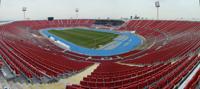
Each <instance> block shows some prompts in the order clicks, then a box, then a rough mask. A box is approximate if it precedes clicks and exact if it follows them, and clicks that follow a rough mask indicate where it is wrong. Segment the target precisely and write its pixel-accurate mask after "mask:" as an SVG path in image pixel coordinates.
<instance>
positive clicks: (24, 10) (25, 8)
mask: <svg viewBox="0 0 200 89" xmlns="http://www.w3.org/2000/svg"><path fill="white" fill-rule="evenodd" d="M22 11H23V12H24V19H26V11H27V7H22Z"/></svg>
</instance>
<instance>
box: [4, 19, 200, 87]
mask: <svg viewBox="0 0 200 89" xmlns="http://www.w3.org/2000/svg"><path fill="white" fill-rule="evenodd" d="M75 21H76V20H54V21H45V20H41V21H17V22H12V23H9V24H5V25H1V26H0V31H1V40H0V43H1V44H0V45H1V46H0V49H1V50H0V53H1V62H0V63H1V65H2V64H4V65H3V67H2V70H3V71H4V72H5V75H4V76H6V75H7V74H9V73H10V74H9V75H12V77H11V78H10V79H9V80H13V78H14V79H15V78H17V79H21V80H15V81H18V82H21V83H32V84H34V83H38V82H40V83H42V84H43V83H44V84H45V83H52V82H54V83H55V82H56V81H57V82H58V81H60V79H62V78H67V77H69V78H70V76H73V75H76V74H79V73H82V72H84V71H85V69H87V68H90V66H94V65H96V64H97V63H100V64H99V65H98V66H96V69H95V68H94V71H90V72H91V74H86V75H85V76H82V78H83V79H79V80H80V81H79V82H80V83H75V84H73V83H72V85H71V83H69V82H68V83H66V89H76V88H79V89H84V88H94V89H96V88H97V89H98V88H113V89H118V88H123V89H142V88H150V89H155V88H156V89H157V88H165V89H170V88H178V87H179V86H181V84H182V83H183V82H184V80H186V79H187V78H188V76H189V75H191V74H192V73H193V71H194V70H197V72H196V73H195V74H194V76H193V77H192V79H191V81H190V82H188V85H187V86H185V87H188V88H190V87H193V88H194V87H196V85H197V84H198V80H199V78H198V71H199V70H198V69H199V61H200V60H199V59H200V57H199V47H200V44H199V42H200V40H199V37H200V36H199V30H198V29H199V28H200V23H199V22H189V21H165V20H159V21H156V20H130V21H128V22H126V23H124V24H126V25H122V26H121V27H120V28H118V29H116V31H119V32H121V31H122V32H123V31H126V32H127V31H133V30H134V31H136V33H135V34H137V35H140V36H142V37H144V38H145V44H148V46H147V47H146V48H145V49H135V50H132V51H129V52H127V53H124V54H120V55H112V56H107V57H104V56H103V57H101V56H89V55H84V54H80V53H76V52H73V51H67V52H65V53H63V50H64V49H61V48H59V47H57V46H56V45H54V43H53V42H52V41H50V40H49V39H48V38H45V37H42V35H40V33H39V30H40V29H44V28H59V27H65V28H71V27H78V26H81V27H87V28H90V27H91V26H92V25H93V24H94V22H95V20H81V19H80V20H79V21H78V22H79V23H75ZM68 22H74V23H73V24H72V23H71V24H68ZM127 29H128V30H127ZM135 29H136V30H135ZM33 34H34V35H37V36H33ZM194 37H195V38H194ZM102 58H104V59H110V60H102ZM4 66H5V67H4ZM6 73H7V74H6ZM196 78H197V79H196ZM144 80H145V81H144ZM166 80H167V81H166ZM66 81H67V80H66ZM72 81H73V80H72ZM69 84H70V85H69Z"/></svg>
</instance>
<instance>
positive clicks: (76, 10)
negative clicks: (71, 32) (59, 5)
mask: <svg viewBox="0 0 200 89" xmlns="http://www.w3.org/2000/svg"><path fill="white" fill-rule="evenodd" d="M75 12H76V19H78V12H79V9H78V8H76V9H75Z"/></svg>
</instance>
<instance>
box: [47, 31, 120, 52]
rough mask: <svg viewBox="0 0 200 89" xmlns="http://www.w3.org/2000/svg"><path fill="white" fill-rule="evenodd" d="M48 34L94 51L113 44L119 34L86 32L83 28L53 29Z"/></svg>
mask: <svg viewBox="0 0 200 89" xmlns="http://www.w3.org/2000/svg"><path fill="white" fill-rule="evenodd" d="M48 32H49V33H51V34H54V35H56V36H58V37H60V38H62V39H64V40H67V41H69V42H71V43H73V44H76V45H78V46H81V47H86V48H94V49H96V48H99V47H100V46H103V45H105V44H108V43H110V42H112V41H113V39H115V38H116V37H117V36H118V34H115V33H109V32H100V31H93V30H86V29H81V28H69V29H64V30H55V29H52V30H49V31H48Z"/></svg>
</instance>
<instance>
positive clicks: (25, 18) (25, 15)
mask: <svg viewBox="0 0 200 89" xmlns="http://www.w3.org/2000/svg"><path fill="white" fill-rule="evenodd" d="M24 19H26V12H25V11H24Z"/></svg>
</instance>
